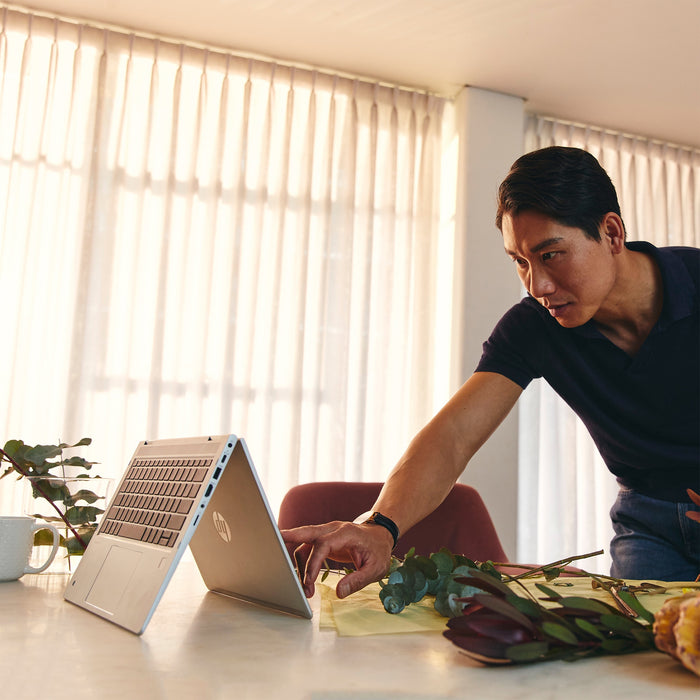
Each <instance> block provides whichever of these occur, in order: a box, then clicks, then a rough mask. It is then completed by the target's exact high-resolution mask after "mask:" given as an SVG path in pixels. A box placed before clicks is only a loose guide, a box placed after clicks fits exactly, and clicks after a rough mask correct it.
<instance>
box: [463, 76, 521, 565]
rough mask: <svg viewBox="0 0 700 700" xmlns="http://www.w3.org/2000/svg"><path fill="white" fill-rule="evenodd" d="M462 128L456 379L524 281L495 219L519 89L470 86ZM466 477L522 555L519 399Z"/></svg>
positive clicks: (515, 129)
mask: <svg viewBox="0 0 700 700" xmlns="http://www.w3.org/2000/svg"><path fill="white" fill-rule="evenodd" d="M456 111H457V117H456V118H457V124H458V132H459V135H460V153H459V171H458V184H457V207H456V217H455V227H456V240H457V245H456V259H455V269H454V274H455V280H456V284H455V287H456V289H457V290H458V291H457V292H456V296H457V299H456V303H455V315H454V325H453V329H454V334H453V338H454V347H453V354H452V356H453V358H455V359H454V364H453V368H452V371H453V373H452V384H453V385H454V386H455V388H456V387H457V386H459V385H461V384H462V383H463V382H464V381H465V380H466V379H467V378H468V377H469V376H470V375H471V374H472V372H473V371H474V369H475V367H476V364H477V362H478V361H479V358H480V356H481V345H482V343H483V342H484V341H485V340H486V339H487V338H488V336H489V335H490V333H491V330H492V329H493V327H494V325H495V324H496V323H497V321H498V319H499V318H500V317H501V316H502V315H503V314H504V313H505V312H506V311H507V310H508V309H509V308H510V307H511V306H512V305H513V304H515V303H517V302H518V300H519V299H520V282H519V280H518V278H517V275H516V273H515V270H514V269H513V264H512V262H511V261H510V259H509V258H508V257H507V256H506V254H505V253H504V251H503V243H502V239H501V234H500V232H499V231H498V229H497V228H496V225H495V223H494V219H495V214H496V193H497V190H498V185H499V184H500V183H501V181H502V180H503V178H504V177H505V175H506V173H507V172H508V170H509V168H510V166H511V164H512V163H513V161H514V160H515V159H516V158H517V157H518V156H520V155H522V153H523V147H524V137H523V134H524V119H525V114H524V104H523V100H522V99H521V98H519V97H513V96H511V95H504V94H501V93H496V92H491V91H489V90H482V89H479V88H471V87H466V88H464V89H463V90H462V92H461V93H460V94H459V96H458V97H457V101H456ZM460 481H462V482H464V483H467V484H470V485H472V486H474V487H475V488H476V489H477V490H478V491H479V493H480V494H481V496H482V498H483V499H484V501H485V503H486V506H487V508H488V510H489V512H490V514H491V517H492V518H493V520H494V523H495V525H496V529H497V530H498V534H499V536H500V538H501V542H502V543H503V548H504V549H505V551H506V553H507V554H508V556H509V558H510V559H511V560H514V561H517V552H516V542H517V538H516V526H517V515H518V514H517V503H518V420H517V407H516V409H515V410H514V411H512V412H511V415H510V416H508V418H506V420H505V422H504V423H503V424H502V425H501V427H500V428H499V429H498V430H497V431H496V433H495V434H494V435H493V436H492V437H491V438H490V440H489V441H488V442H487V443H486V445H484V447H482V449H481V450H480V451H479V453H478V454H477V455H476V456H475V457H474V458H473V459H472V461H471V462H470V464H469V466H468V467H467V469H466V471H465V472H464V474H463V475H462V478H461V479H460Z"/></svg>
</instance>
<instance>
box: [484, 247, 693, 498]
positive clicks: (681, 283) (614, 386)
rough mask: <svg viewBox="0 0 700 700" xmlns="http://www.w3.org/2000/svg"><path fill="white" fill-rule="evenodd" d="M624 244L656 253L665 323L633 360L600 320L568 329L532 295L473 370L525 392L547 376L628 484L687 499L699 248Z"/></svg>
mask: <svg viewBox="0 0 700 700" xmlns="http://www.w3.org/2000/svg"><path fill="white" fill-rule="evenodd" d="M627 247H628V248H630V249H631V250H636V251H641V252H644V253H647V254H649V255H651V256H653V258H654V259H655V260H656V262H657V264H658V266H659V268H660V270H661V276H662V280H663V286H664V300H663V308H662V310H661V315H660V317H659V320H658V321H657V323H656V325H655V326H654V327H653V328H652V330H651V333H650V334H649V337H648V338H647V339H646V340H645V342H644V344H643V345H642V347H641V348H640V350H639V352H638V353H637V354H636V355H635V356H634V357H631V356H629V355H628V354H627V353H625V352H624V351H623V350H621V349H620V348H618V347H617V346H616V345H615V344H614V343H612V342H611V341H610V340H608V339H607V338H606V337H605V336H604V335H603V334H602V333H601V332H600V331H599V330H598V328H597V326H596V324H595V322H594V321H589V322H588V323H586V324H584V325H583V326H579V327H577V328H564V327H562V326H560V325H559V324H558V323H557V322H556V320H555V319H554V318H553V317H552V316H550V314H549V312H548V311H547V310H546V309H545V308H544V307H542V306H541V305H540V304H539V303H538V302H537V301H536V300H535V299H533V298H531V297H527V298H525V299H523V300H522V301H521V302H520V303H519V304H516V305H515V306H513V307H512V308H511V309H510V310H509V311H508V312H507V313H506V314H505V316H503V318H502V319H501V320H500V321H499V322H498V324H497V325H496V328H495V329H494V331H493V333H492V334H491V337H490V338H489V339H488V340H487V341H486V342H485V343H484V346H483V355H482V357H481V360H480V362H479V365H478V367H477V369H476V371H477V372H497V373H498V374H502V375H504V376H506V377H508V378H509V379H511V380H512V381H514V382H516V383H517V384H519V385H520V386H521V387H523V389H524V388H525V387H526V386H527V385H528V384H529V383H530V381H531V380H532V379H534V378H535V377H543V378H544V379H545V380H546V381H547V382H548V383H549V384H550V385H551V386H552V388H553V389H554V390H555V391H556V392H557V393H558V394H559V396H561V397H562V398H563V399H564V400H565V401H566V402H567V403H568V404H569V406H571V408H572V409H573V410H574V411H575V412H576V414H577V415H578V416H579V417H580V418H581V420H582V421H583V423H584V424H585V425H586V427H587V428H588V431H589V432H590V434H591V436H592V437H593V440H594V442H595V444H596V445H597V447H598V450H599V451H600V454H601V456H602V457H603V461H604V462H605V464H606V465H607V467H608V469H610V471H611V472H612V473H613V474H614V475H615V476H616V477H617V479H618V481H619V482H620V483H621V484H622V485H624V486H627V487H628V488H632V489H635V490H637V491H640V492H641V493H643V494H646V495H648V496H652V497H654V498H659V499H662V500H666V501H678V502H688V501H689V498H688V495H687V494H686V491H685V490H686V488H688V487H690V488H693V489H694V490H695V491H697V492H698V493H700V325H699V316H700V313H699V310H698V308H699V306H700V303H699V302H700V249H697V248H683V247H669V248H656V247H655V246H653V245H651V244H650V243H644V242H630V243H627ZM544 427H545V429H546V426H544Z"/></svg>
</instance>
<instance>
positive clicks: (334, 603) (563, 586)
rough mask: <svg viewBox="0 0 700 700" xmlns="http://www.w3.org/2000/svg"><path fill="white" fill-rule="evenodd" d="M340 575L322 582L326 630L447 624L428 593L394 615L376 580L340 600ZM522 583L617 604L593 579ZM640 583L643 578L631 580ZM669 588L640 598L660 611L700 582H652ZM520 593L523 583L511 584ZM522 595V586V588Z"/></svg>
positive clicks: (400, 629) (369, 631)
mask: <svg viewBox="0 0 700 700" xmlns="http://www.w3.org/2000/svg"><path fill="white" fill-rule="evenodd" d="M338 578H339V577H335V580H332V585H326V584H325V583H322V584H319V586H318V588H319V590H320V593H321V615H320V626H321V628H323V629H335V630H336V631H337V633H338V634H339V635H340V636H341V637H361V636H368V635H374V634H404V633H407V632H442V631H443V630H444V629H445V626H446V624H447V618H444V617H442V616H441V615H440V614H438V613H437V612H436V610H435V608H434V601H435V598H434V597H433V596H426V597H425V598H423V600H421V601H420V602H419V603H413V604H412V605H407V606H406V607H405V608H404V609H403V610H402V611H401V612H400V613H399V614H397V615H391V614H389V613H388V612H386V611H385V610H384V606H383V605H382V602H381V600H379V591H380V590H381V589H380V586H379V584H378V583H373V584H370V585H369V586H367V587H366V588H364V589H363V590H361V591H358V592H357V593H354V594H353V595H351V596H349V597H348V598H344V599H343V600H340V599H339V598H338V597H337V596H336V594H335V583H336V582H337V580H338ZM522 583H523V584H524V585H525V586H526V587H527V589H528V590H529V591H530V592H531V593H532V594H533V595H534V596H535V597H536V598H538V599H539V598H542V597H543V596H544V594H543V593H542V592H541V591H540V590H539V589H537V588H536V586H535V584H536V583H544V584H545V585H546V586H549V587H551V588H552V589H554V590H555V591H557V592H559V593H561V595H563V596H566V597H569V596H584V597H586V598H597V599H599V600H603V601H605V602H606V603H610V604H611V605H615V602H614V600H613V598H612V596H611V595H610V593H608V592H607V591H605V590H603V589H600V588H598V589H594V588H592V586H591V579H590V578H577V577H562V578H558V579H555V580H554V581H550V582H547V581H546V580H545V578H544V577H537V578H531V579H524V580H523V581H522ZM627 583H628V584H630V585H637V584H639V583H641V582H640V581H628V582H627ZM650 583H655V584H658V585H659V586H663V587H664V588H665V589H666V592H665V593H637V594H636V595H637V599H638V600H639V601H640V602H641V603H642V605H643V606H644V607H645V608H646V609H647V610H649V611H650V612H652V613H655V612H657V611H658V610H659V609H660V608H661V606H662V605H663V604H664V602H665V601H666V600H668V599H669V598H671V597H673V596H675V595H681V594H682V593H683V590H684V589H687V588H692V589H694V590H700V585H699V584H697V583H690V582H685V581H677V582H673V583H669V582H663V581H650ZM511 585H512V586H513V587H514V589H515V591H516V592H518V589H520V586H519V585H518V584H517V583H513V584H511ZM519 592H520V593H521V594H522V595H524V592H523V591H522V589H520V591H519Z"/></svg>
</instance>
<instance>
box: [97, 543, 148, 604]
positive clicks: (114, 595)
mask: <svg viewBox="0 0 700 700" xmlns="http://www.w3.org/2000/svg"><path fill="white" fill-rule="evenodd" d="M140 559H141V552H135V551H134V550H132V549H125V548H124V547H120V546H119V545H113V546H112V548H111V549H110V550H109V552H107V556H106V557H105V561H104V563H103V564H102V568H101V569H100V572H99V573H98V574H97V578H96V579H95V583H93V584H92V588H91V589H90V592H89V593H88V594H87V597H86V598H85V602H87V603H90V605H94V606H95V607H96V608H100V610H103V611H104V612H107V613H110V614H113V613H114V612H115V611H116V610H117V608H118V607H119V603H120V602H121V599H122V596H123V595H124V592H125V591H126V589H127V587H128V585H129V582H130V581H131V578H132V576H133V575H134V571H136V567H137V566H138V564H139V560H140Z"/></svg>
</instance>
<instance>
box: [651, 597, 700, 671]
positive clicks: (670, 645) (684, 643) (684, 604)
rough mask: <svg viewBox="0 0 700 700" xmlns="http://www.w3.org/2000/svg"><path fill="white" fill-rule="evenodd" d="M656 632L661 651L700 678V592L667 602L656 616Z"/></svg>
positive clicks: (656, 639) (655, 638)
mask: <svg viewBox="0 0 700 700" xmlns="http://www.w3.org/2000/svg"><path fill="white" fill-rule="evenodd" d="M653 631H654V643H655V644H656V647H657V649H660V650H661V651H664V652H666V653H667V654H669V655H670V656H673V657H674V658H676V659H678V660H679V661H680V662H681V663H682V664H683V665H684V666H685V667H686V668H687V669H689V670H690V671H692V672H693V673H695V674H696V675H698V676H700V593H688V594H686V595H683V596H677V597H675V598H671V599H670V600H667V601H666V602H665V603H664V604H663V606H662V607H661V609H660V610H659V612H657V613H656V615H654V627H653Z"/></svg>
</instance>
